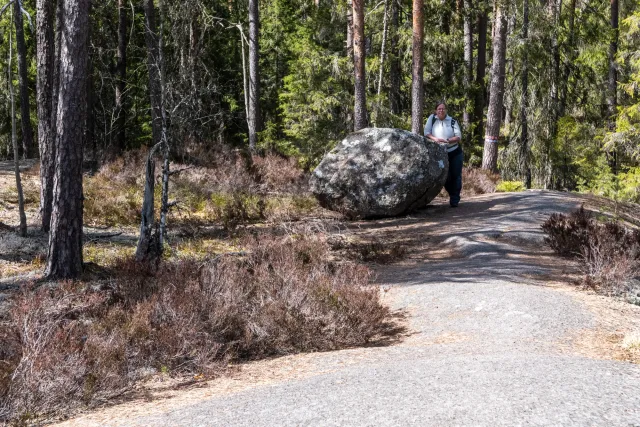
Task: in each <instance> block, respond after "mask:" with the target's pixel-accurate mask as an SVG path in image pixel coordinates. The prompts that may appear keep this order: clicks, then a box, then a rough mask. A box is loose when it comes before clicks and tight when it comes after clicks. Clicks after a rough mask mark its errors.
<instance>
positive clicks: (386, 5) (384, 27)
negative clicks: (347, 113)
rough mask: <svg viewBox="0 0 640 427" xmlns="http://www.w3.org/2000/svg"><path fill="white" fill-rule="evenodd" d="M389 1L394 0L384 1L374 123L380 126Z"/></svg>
mask: <svg viewBox="0 0 640 427" xmlns="http://www.w3.org/2000/svg"><path fill="white" fill-rule="evenodd" d="M389 1H393V0H385V1H384V18H383V23H382V46H380V70H379V71H378V90H377V98H378V100H377V106H376V120H375V123H374V125H375V126H378V116H379V114H380V108H381V106H382V105H381V102H380V92H381V91H382V75H383V73H384V61H385V59H386V53H387V51H386V47H387V33H388V26H389V20H388V19H387V17H388V9H389Z"/></svg>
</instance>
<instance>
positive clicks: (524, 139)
mask: <svg viewBox="0 0 640 427" xmlns="http://www.w3.org/2000/svg"><path fill="white" fill-rule="evenodd" d="M522 45H523V48H522V97H521V101H520V128H521V134H520V153H519V166H520V168H519V169H520V176H521V177H522V178H523V179H524V185H525V186H526V187H527V189H529V188H531V167H530V165H529V123H528V118H527V107H528V105H529V52H528V49H529V0H523V4H522Z"/></svg>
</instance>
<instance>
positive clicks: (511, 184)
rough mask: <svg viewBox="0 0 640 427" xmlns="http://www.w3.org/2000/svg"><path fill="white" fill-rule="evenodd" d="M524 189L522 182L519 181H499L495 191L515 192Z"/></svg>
mask: <svg viewBox="0 0 640 427" xmlns="http://www.w3.org/2000/svg"><path fill="white" fill-rule="evenodd" d="M525 189H526V188H525V186H524V183H523V182H520V181H500V182H499V183H498V185H496V192H498V193H515V192H518V191H524V190H525Z"/></svg>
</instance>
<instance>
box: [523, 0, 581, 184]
mask: <svg viewBox="0 0 640 427" xmlns="http://www.w3.org/2000/svg"><path fill="white" fill-rule="evenodd" d="M574 1H575V0H574ZM522 45H523V48H522V96H521V100H520V129H521V133H520V147H519V148H520V152H519V153H518V154H519V166H520V167H519V169H520V176H521V177H522V179H523V180H524V185H525V187H527V189H529V188H531V166H530V165H529V122H528V118H527V107H528V105H529V52H528V49H529V0H523V3H522Z"/></svg>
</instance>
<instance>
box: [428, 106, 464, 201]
mask: <svg viewBox="0 0 640 427" xmlns="http://www.w3.org/2000/svg"><path fill="white" fill-rule="evenodd" d="M424 136H425V137H427V138H428V139H430V140H431V141H433V142H436V143H438V144H442V145H445V146H446V149H447V154H448V155H449V175H448V176H447V182H446V184H445V185H444V188H445V189H446V190H447V193H449V205H451V207H452V208H455V207H457V206H458V203H460V191H462V161H463V160H464V153H463V152H462V147H460V140H461V137H462V133H461V132H460V124H459V123H458V121H457V120H455V119H454V118H452V117H451V116H449V115H447V105H446V104H445V103H444V102H438V104H437V105H436V110H435V113H434V114H431V115H430V116H429V118H428V119H427V123H426V124H425V125H424Z"/></svg>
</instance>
